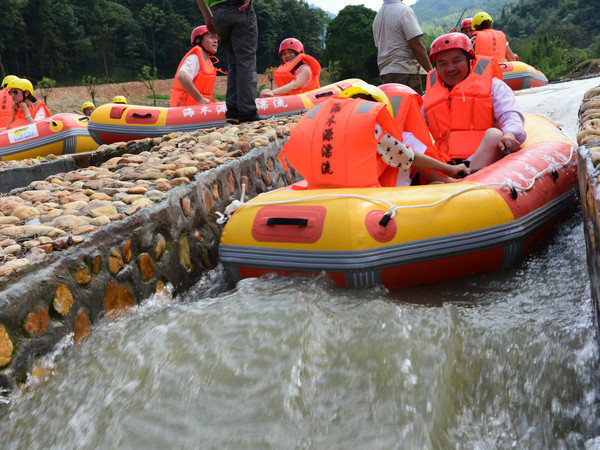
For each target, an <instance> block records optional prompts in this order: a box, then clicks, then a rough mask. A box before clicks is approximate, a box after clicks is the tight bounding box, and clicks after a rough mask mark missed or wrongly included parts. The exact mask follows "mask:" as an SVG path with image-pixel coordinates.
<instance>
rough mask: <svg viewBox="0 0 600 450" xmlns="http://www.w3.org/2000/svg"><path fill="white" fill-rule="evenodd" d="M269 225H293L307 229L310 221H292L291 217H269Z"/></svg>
mask: <svg viewBox="0 0 600 450" xmlns="http://www.w3.org/2000/svg"><path fill="white" fill-rule="evenodd" d="M267 225H292V226H300V227H305V226H307V225H308V219H291V218H289V217H269V218H268V219H267Z"/></svg>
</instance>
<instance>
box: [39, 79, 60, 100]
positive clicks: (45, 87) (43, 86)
mask: <svg viewBox="0 0 600 450" xmlns="http://www.w3.org/2000/svg"><path fill="white" fill-rule="evenodd" d="M55 87H56V81H54V80H53V79H52V78H48V77H44V78H42V81H40V82H39V83H38V85H37V88H38V90H39V91H40V92H41V93H42V97H43V98H44V103H48V102H47V100H46V99H47V98H48V96H49V95H50V93H51V92H52V90H53V89H54V88H55Z"/></svg>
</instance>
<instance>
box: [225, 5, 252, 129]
mask: <svg viewBox="0 0 600 450" xmlns="http://www.w3.org/2000/svg"><path fill="white" fill-rule="evenodd" d="M230 38H231V46H232V49H233V53H234V58H235V66H236V72H235V76H236V85H237V109H238V112H239V119H240V120H241V121H244V120H249V119H253V118H255V116H256V102H255V99H256V86H257V75H256V47H257V45H258V27H257V23H256V15H255V14H254V7H253V6H252V4H250V6H249V7H248V9H247V10H246V11H245V12H244V13H238V16H237V18H236V24H235V26H234V27H232V28H231V33H230ZM230 76H233V75H230Z"/></svg>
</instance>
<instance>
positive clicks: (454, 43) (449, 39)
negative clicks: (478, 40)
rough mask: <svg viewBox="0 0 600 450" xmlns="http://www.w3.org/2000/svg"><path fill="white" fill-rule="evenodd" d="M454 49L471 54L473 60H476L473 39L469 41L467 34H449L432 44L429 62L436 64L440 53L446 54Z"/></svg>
mask: <svg viewBox="0 0 600 450" xmlns="http://www.w3.org/2000/svg"><path fill="white" fill-rule="evenodd" d="M454 48H457V49H460V50H464V51H465V52H467V53H469V54H470V55H471V56H472V57H473V58H475V50H474V49H473V44H472V42H471V39H469V38H468V37H467V35H466V34H462V33H448V34H443V35H442V36H440V37H438V38H436V39H435V40H434V41H433V42H432V43H431V48H430V49H429V61H431V62H434V61H435V56H436V55H437V54H438V53H442V52H445V51H446V50H452V49H454Z"/></svg>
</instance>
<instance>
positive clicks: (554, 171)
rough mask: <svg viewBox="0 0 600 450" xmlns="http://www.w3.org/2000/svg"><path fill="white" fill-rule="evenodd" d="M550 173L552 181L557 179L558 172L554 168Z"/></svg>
mask: <svg viewBox="0 0 600 450" xmlns="http://www.w3.org/2000/svg"><path fill="white" fill-rule="evenodd" d="M551 173H552V179H553V180H554V181H556V180H558V172H557V171H556V170H553V171H552V172H551Z"/></svg>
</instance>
